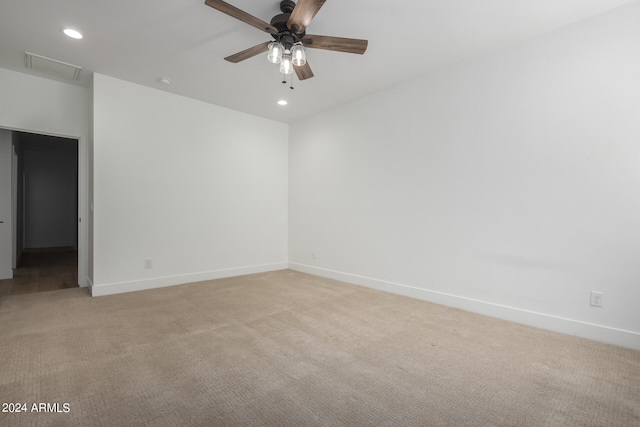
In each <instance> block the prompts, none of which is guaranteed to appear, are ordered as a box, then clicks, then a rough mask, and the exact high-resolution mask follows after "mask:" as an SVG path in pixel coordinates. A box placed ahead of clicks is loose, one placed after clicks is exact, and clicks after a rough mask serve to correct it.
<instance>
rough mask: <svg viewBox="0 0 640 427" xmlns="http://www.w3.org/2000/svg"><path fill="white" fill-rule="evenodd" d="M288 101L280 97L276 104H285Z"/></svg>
mask: <svg viewBox="0 0 640 427" xmlns="http://www.w3.org/2000/svg"><path fill="white" fill-rule="evenodd" d="M287 104H288V102H287V101H285V100H284V99H281V100H280V101H278V105H287Z"/></svg>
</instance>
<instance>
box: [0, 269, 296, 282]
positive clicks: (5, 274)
mask: <svg viewBox="0 0 640 427" xmlns="http://www.w3.org/2000/svg"><path fill="white" fill-rule="evenodd" d="M285 268H286V267H285ZM4 279H13V270H0V280H4Z"/></svg>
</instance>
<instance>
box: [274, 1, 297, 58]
mask: <svg viewBox="0 0 640 427" xmlns="http://www.w3.org/2000/svg"><path fill="white" fill-rule="evenodd" d="M295 7H296V4H295V3H294V2H293V1H292V0H282V1H281V2H280V10H281V11H282V13H280V14H278V15H276V16H274V17H273V18H272V19H271V22H270V24H271V25H272V26H273V27H275V28H276V29H277V30H278V34H272V36H273V38H274V39H276V40H277V41H279V42H280V43H282V44H283V45H284V47H285V49H291V47H292V46H293V45H294V44H296V43H297V42H300V41H302V38H303V37H304V35H305V34H306V32H304V31H303V32H302V33H300V34H296V33H295V32H293V31H291V30H290V29H289V28H288V27H287V22H288V21H289V17H290V16H291V12H292V11H293V9H294V8H295Z"/></svg>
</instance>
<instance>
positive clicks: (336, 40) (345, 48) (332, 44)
mask: <svg viewBox="0 0 640 427" xmlns="http://www.w3.org/2000/svg"><path fill="white" fill-rule="evenodd" d="M302 43H303V44H304V45H305V47H310V48H313V49H326V50H335V51H338V52H346V53H357V54H360V55H362V54H363V53H364V52H365V51H366V50H367V46H368V45H369V42H368V41H367V40H360V39H345V38H343V37H329V36H314V35H309V34H307V35H306V36H304V38H303V39H302Z"/></svg>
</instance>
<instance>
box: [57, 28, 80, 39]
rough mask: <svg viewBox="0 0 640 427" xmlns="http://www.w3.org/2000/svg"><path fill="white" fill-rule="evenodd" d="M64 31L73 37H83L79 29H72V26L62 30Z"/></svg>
mask: <svg viewBox="0 0 640 427" xmlns="http://www.w3.org/2000/svg"><path fill="white" fill-rule="evenodd" d="M62 32H63V33H65V34H66V35H67V36H69V37H71V38H72V39H81V38H82V34H80V32H79V31H77V30H74V29H71V28H65V29H64V30H62Z"/></svg>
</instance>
